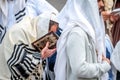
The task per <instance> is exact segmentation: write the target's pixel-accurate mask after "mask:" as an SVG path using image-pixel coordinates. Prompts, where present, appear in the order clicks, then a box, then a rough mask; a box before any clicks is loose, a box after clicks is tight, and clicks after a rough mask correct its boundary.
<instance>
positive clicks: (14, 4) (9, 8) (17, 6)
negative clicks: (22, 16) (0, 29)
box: [0, 0, 26, 27]
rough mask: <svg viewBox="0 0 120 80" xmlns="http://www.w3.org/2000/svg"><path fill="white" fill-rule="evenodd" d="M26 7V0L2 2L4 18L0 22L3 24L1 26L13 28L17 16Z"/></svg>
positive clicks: (0, 7) (0, 0) (0, 2)
mask: <svg viewBox="0 0 120 80" xmlns="http://www.w3.org/2000/svg"><path fill="white" fill-rule="evenodd" d="M25 5H26V4H25V0H13V1H10V0H9V1H8V0H0V11H1V12H0V13H1V14H0V15H1V16H2V17H1V20H0V22H2V24H1V25H2V26H7V27H11V26H12V25H13V24H14V23H16V20H15V14H17V13H18V12H19V11H20V10H22V9H23V8H24V7H25ZM13 16H14V17H13ZM10 18H12V19H10Z"/></svg>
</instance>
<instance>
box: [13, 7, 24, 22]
mask: <svg viewBox="0 0 120 80" xmlns="http://www.w3.org/2000/svg"><path fill="white" fill-rule="evenodd" d="M25 10H26V8H23V9H22V10H21V11H19V12H18V13H16V14H15V18H16V22H17V23H18V22H19V21H21V20H22V18H23V17H24V16H25V15H26V12H25Z"/></svg>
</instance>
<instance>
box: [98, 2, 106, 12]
mask: <svg viewBox="0 0 120 80" xmlns="http://www.w3.org/2000/svg"><path fill="white" fill-rule="evenodd" d="M97 1H98V8H99V12H100V13H101V12H102V11H103V10H104V2H103V0H97Z"/></svg>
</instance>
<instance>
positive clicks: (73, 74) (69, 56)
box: [55, 0, 110, 80]
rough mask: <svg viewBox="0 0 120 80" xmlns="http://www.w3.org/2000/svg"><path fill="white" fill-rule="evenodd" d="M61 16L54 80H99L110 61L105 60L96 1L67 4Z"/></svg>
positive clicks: (87, 0)
mask: <svg viewBox="0 0 120 80" xmlns="http://www.w3.org/2000/svg"><path fill="white" fill-rule="evenodd" d="M60 16H61V17H59V18H60V20H61V22H62V21H63V23H60V27H62V28H63V32H62V34H61V36H60V38H59V40H58V42H57V58H56V63H55V80H100V79H101V76H102V75H103V74H104V73H106V72H107V71H109V69H110V61H109V60H108V59H107V58H105V57H104V56H102V54H105V51H104V48H105V46H104V41H103V40H104V32H103V33H101V32H102V31H103V30H104V29H103V26H101V21H100V14H99V11H98V4H97V0H67V3H66V5H65V6H64V8H63V9H62V11H61V12H60Z"/></svg>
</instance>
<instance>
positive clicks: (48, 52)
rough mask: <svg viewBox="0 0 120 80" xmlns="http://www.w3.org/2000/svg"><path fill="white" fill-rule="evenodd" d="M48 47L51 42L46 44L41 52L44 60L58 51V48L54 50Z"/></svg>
mask: <svg viewBox="0 0 120 80" xmlns="http://www.w3.org/2000/svg"><path fill="white" fill-rule="evenodd" d="M48 46H49V42H47V43H46V46H45V47H44V48H43V49H42V51H41V55H42V58H43V59H45V58H47V57H50V56H51V55H53V54H54V53H55V51H56V48H54V49H48Z"/></svg>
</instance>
